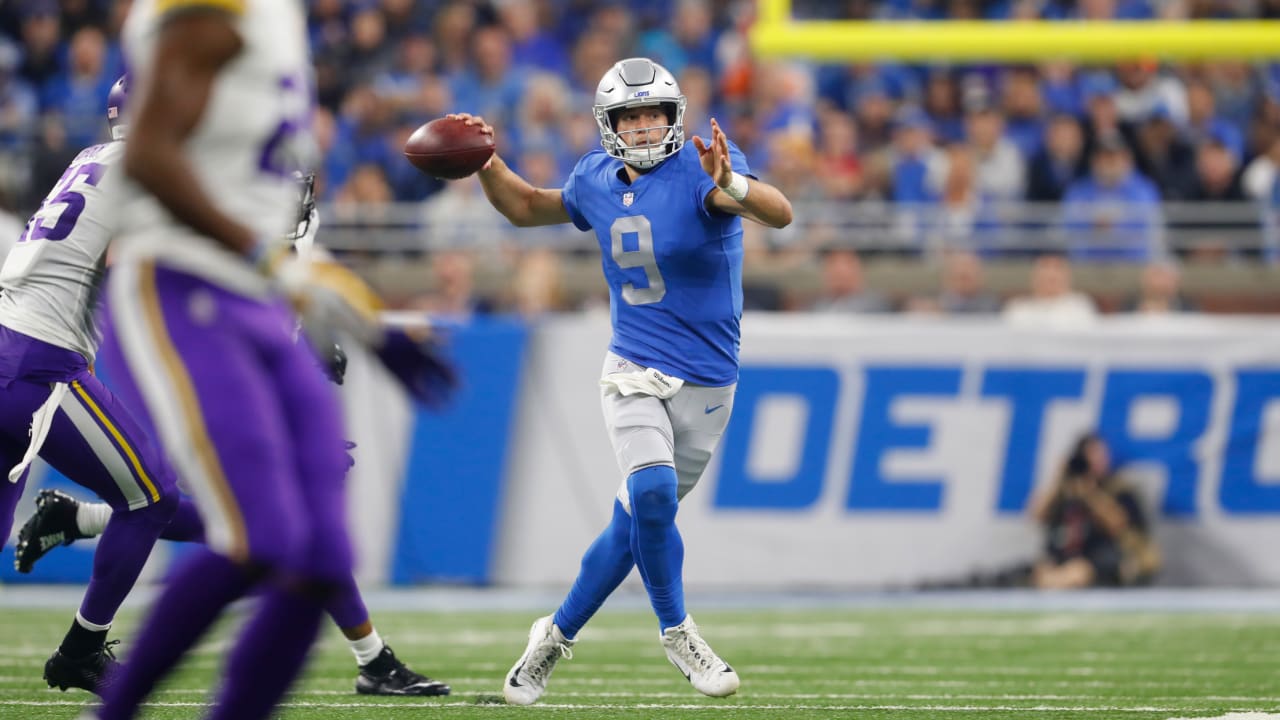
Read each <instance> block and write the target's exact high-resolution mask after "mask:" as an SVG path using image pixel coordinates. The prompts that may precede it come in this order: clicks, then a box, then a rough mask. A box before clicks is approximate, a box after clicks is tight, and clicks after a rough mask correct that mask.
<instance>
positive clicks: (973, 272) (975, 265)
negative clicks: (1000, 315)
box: [937, 250, 1000, 315]
mask: <svg viewBox="0 0 1280 720" xmlns="http://www.w3.org/2000/svg"><path fill="white" fill-rule="evenodd" d="M937 302H938V309H939V310H940V311H941V312H944V313H947V314H948V315H970V314H985V313H997V312H1000V298H999V297H998V296H997V295H996V294H995V293H993V292H991V291H990V290H988V289H987V287H986V279H985V277H984V275H983V270H982V260H981V259H979V258H978V256H977V255H975V254H973V253H971V252H966V251H963V250H959V251H954V252H949V253H947V254H946V255H944V256H943V265H942V288H941V292H939V293H938V301H937Z"/></svg>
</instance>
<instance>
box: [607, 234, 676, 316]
mask: <svg viewBox="0 0 1280 720" xmlns="http://www.w3.org/2000/svg"><path fill="white" fill-rule="evenodd" d="M627 235H634V236H635V238H636V242H635V247H634V248H633V249H630V250H627V249H624V247H623V238H624V237H625V236H627ZM609 237H610V239H611V240H612V241H613V261H614V262H615V263H617V264H618V267H620V268H623V269H627V268H642V269H643V270H644V278H645V280H646V281H647V284H648V287H642V288H639V287H636V286H635V285H634V284H632V283H623V284H622V299H623V300H626V301H627V303H628V304H629V305H648V304H650V303H656V302H658V301H659V300H661V299H662V298H663V296H664V295H666V294H667V283H666V282H665V281H664V280H663V279H662V273H661V272H659V271H658V260H657V258H655V257H654V255H653V228H652V227H651V226H650V225H649V218H647V217H645V216H643V215H629V216H627V217H620V218H618V219H617V220H614V221H613V225H611V226H610V227H609ZM627 244H630V243H627Z"/></svg>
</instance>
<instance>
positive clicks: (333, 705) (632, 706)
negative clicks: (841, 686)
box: [0, 700, 1280, 720]
mask: <svg viewBox="0 0 1280 720" xmlns="http://www.w3.org/2000/svg"><path fill="white" fill-rule="evenodd" d="M145 705H146V706H148V707H173V708H182V707H191V708H201V707H206V705H207V704H206V703H197V702H153V703H145ZM5 706H14V707H45V706H50V707H62V706H75V707H83V706H84V702H73V701H67V700H51V701H47V702H46V701H35V700H0V707H5ZM280 707H282V708H314V709H348V708H378V709H379V710H384V711H392V710H408V711H417V712H423V711H426V712H434V711H439V710H466V709H475V708H477V707H485V705H481V704H477V703H475V702H444V703H437V702H426V703H422V704H416V705H397V704H388V703H371V702H285V703H281V704H280ZM494 707H506V706H505V705H502V704H495V705H494ZM535 710H611V711H612V710H616V711H628V710H664V711H670V710H688V711H705V712H712V713H714V712H729V713H734V712H742V711H744V710H770V711H772V710H815V711H842V712H853V711H865V712H883V711H890V710H892V711H926V712H939V713H947V712H1058V713H1063V712H1067V713H1076V712H1079V713H1097V712H1112V713H1164V712H1185V710H1186V709H1185V708H1170V707H1156V706H1132V707H1130V706H1122V705H1032V706H1023V705H901V704H893V705H872V704H868V705H801V704H794V703H786V704H756V703H736V704H729V703H726V704H719V705H710V704H697V705H695V704H680V705H669V704H660V703H629V704H624V705H619V704H599V703H597V704H590V705H582V704H567V703H540V704H537V705H531V706H529V707H528V709H527V710H526V712H527V711H535ZM1278 718H1280V715H1273V714H1267V713H1258V712H1249V711H1244V712H1232V713H1229V714H1227V715H1221V716H1218V717H1217V718H1181V719H1178V718H1172V719H1171V720H1276V719H1278Z"/></svg>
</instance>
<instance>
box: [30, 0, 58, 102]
mask: <svg viewBox="0 0 1280 720" xmlns="http://www.w3.org/2000/svg"><path fill="white" fill-rule="evenodd" d="M22 2H23V5H22V49H23V57H22V69H21V70H19V74H20V75H21V76H22V78H23V79H24V80H26V81H27V82H28V83H29V84H30V85H31V87H33V88H37V89H39V88H42V87H44V84H45V83H46V82H47V81H49V80H51V79H52V78H53V76H54V75H56V74H57V73H58V72H59V71H60V70H61V69H62V59H61V58H60V57H59V42H60V41H61V39H62V31H61V28H60V26H59V25H58V3H57V2H56V0H22Z"/></svg>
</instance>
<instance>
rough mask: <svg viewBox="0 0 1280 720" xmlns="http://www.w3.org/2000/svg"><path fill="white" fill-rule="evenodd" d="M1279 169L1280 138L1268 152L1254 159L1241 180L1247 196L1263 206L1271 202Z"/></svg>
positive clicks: (1272, 144) (1273, 142)
mask: <svg viewBox="0 0 1280 720" xmlns="http://www.w3.org/2000/svg"><path fill="white" fill-rule="evenodd" d="M1277 169H1280V137H1277V138H1276V139H1275V140H1274V141H1272V143H1271V146H1270V147H1269V148H1267V151H1266V152H1265V153H1263V154H1261V155H1259V156H1258V157H1256V158H1254V159H1253V162H1251V163H1249V167H1247V168H1245V171H1244V174H1243V175H1242V176H1241V178H1240V186H1241V188H1242V189H1243V190H1244V193H1245V195H1246V196H1247V197H1248V198H1249V199H1250V200H1253V201H1256V202H1260V203H1263V204H1269V203H1270V202H1271V188H1272V186H1274V185H1275V181H1276V177H1277V174H1278V173H1277Z"/></svg>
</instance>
